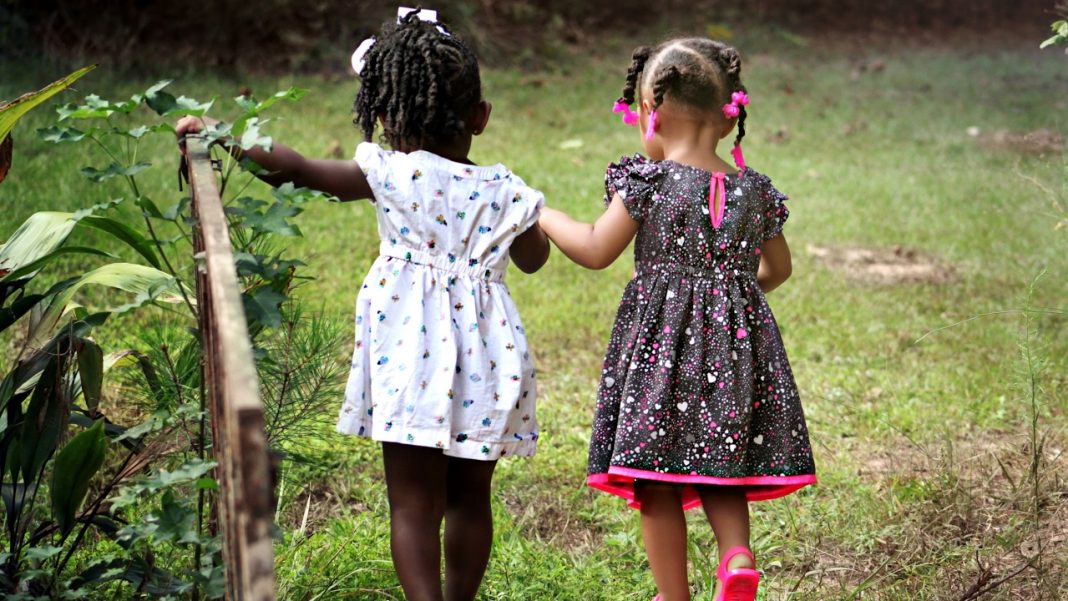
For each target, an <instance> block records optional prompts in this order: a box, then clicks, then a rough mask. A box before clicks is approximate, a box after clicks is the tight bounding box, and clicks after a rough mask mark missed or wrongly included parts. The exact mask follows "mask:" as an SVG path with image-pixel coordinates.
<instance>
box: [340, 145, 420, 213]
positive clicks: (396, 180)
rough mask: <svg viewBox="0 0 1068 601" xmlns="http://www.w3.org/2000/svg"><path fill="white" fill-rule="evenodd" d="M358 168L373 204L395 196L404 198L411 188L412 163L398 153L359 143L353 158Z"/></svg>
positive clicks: (408, 158) (405, 156)
mask: <svg viewBox="0 0 1068 601" xmlns="http://www.w3.org/2000/svg"><path fill="white" fill-rule="evenodd" d="M353 160H355V161H356V164H357V165H359V166H360V170H361V171H363V175H364V177H366V178H367V184H368V185H369V186H371V192H372V193H373V194H374V198H372V199H371V200H372V201H373V202H382V201H383V200H384V199H385V198H387V197H391V196H396V197H398V198H406V195H407V194H408V193H409V191H410V188H411V181H412V178H411V177H410V175H411V173H412V169H413V166H412V161H411V158H410V157H409V156H408V155H406V154H404V153H400V152H393V151H390V150H384V149H383V148H382V147H381V146H379V145H378V144H374V143H372V142H361V143H360V144H359V145H358V146H356V155H355V156H354V157H353Z"/></svg>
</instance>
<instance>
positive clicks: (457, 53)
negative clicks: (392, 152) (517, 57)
mask: <svg viewBox="0 0 1068 601" xmlns="http://www.w3.org/2000/svg"><path fill="white" fill-rule="evenodd" d="M358 75H359V76H360V91H359V93H358V94H357V95H356V102H355V106H354V110H355V112H356V117H355V119H353V122H354V123H355V124H356V125H357V126H358V127H359V128H360V129H361V131H362V132H363V137H364V140H365V141H367V142H370V141H371V138H372V136H373V135H374V131H375V124H376V122H377V121H378V119H379V118H381V119H382V122H383V132H382V136H383V137H384V138H385V140H386V141H387V142H388V143H389V144H390V146H392V147H394V148H397V147H400V146H408V147H414V148H422V147H424V146H426V145H428V144H447V143H450V142H453V141H455V140H456V139H457V138H459V137H461V136H462V135H463V134H464V133H465V131H466V127H467V126H466V123H465V119H466V118H467V117H468V114H469V113H470V111H471V109H472V108H473V107H474V106H475V105H477V104H478V103H479V101H481V100H482V81H481V77H480V76H479V70H478V60H477V59H476V58H475V55H474V53H473V52H472V51H471V49H470V48H468V47H467V45H465V44H464V43H463V42H462V41H460V40H459V38H457V37H456V36H454V35H452V34H451V33H449V31H448V30H447V29H446V28H445V26H444V25H442V24H441V23H437V22H433V21H424V20H421V19H420V18H419V14H418V11H415V10H413V11H411V12H409V13H408V14H406V15H404V16H401V17H400V18H399V19H398V20H397V21H396V22H391V23H387V24H386V25H385V26H383V29H382V32H381V34H379V35H378V36H376V39H375V42H374V45H373V46H372V47H371V48H370V50H369V51H368V52H367V54H366V56H365V57H364V64H363V67H362V68H361V69H360V71H359V73H358Z"/></svg>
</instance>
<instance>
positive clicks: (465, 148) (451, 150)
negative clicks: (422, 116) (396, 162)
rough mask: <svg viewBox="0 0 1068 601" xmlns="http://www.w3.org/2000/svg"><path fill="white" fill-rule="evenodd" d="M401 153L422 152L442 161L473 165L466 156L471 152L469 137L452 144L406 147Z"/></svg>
mask: <svg viewBox="0 0 1068 601" xmlns="http://www.w3.org/2000/svg"><path fill="white" fill-rule="evenodd" d="M399 150H400V151H401V152H415V151H416V150H424V151H426V152H429V153H431V154H436V155H438V156H439V157H441V158H443V159H448V160H450V161H452V162H454V163H463V164H465V165H474V164H475V163H474V162H473V161H472V160H471V159H469V158H468V156H467V155H468V154H469V153H470V152H471V136H464V137H463V138H462V139H460V140H458V141H456V142H454V143H452V144H426V145H424V146H421V147H415V146H412V147H407V148H401V149H399Z"/></svg>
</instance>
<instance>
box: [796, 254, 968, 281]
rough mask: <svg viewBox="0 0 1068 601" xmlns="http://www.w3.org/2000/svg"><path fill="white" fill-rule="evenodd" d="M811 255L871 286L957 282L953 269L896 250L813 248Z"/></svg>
mask: <svg viewBox="0 0 1068 601" xmlns="http://www.w3.org/2000/svg"><path fill="white" fill-rule="evenodd" d="M807 250H808V254H809V255H811V256H812V257H814V258H815V259H816V260H818V261H819V262H821V263H823V264H824V265H826V266H827V267H828V268H829V269H831V270H832V271H835V272H837V273H840V274H842V275H843V276H845V277H847V278H849V279H851V280H857V281H861V282H864V283H869V284H886V285H894V284H923V283H926V284H946V283H949V282H952V281H954V280H955V279H956V273H955V272H954V271H953V269H952V268H951V267H950V266H949V265H946V264H944V263H942V262H941V261H939V260H937V259H935V258H934V257H931V256H928V255H925V254H924V253H921V252H920V251H917V250H914V249H910V248H905V247H902V246H894V247H888V248H880V247H866V246H820V245H816V244H809V245H808V246H807Z"/></svg>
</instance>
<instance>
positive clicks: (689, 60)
mask: <svg viewBox="0 0 1068 601" xmlns="http://www.w3.org/2000/svg"><path fill="white" fill-rule="evenodd" d="M741 73H742V58H741V56H740V55H739V54H738V51H737V50H736V49H734V48H733V47H731V46H728V45H726V44H724V43H722V42H717V41H715V40H710V39H708V38H680V39H674V40H668V41H666V42H664V43H662V44H660V45H659V46H657V47H655V48H652V49H650V48H649V47H648V46H641V47H639V48H637V49H636V50H635V51H634V54H633V57H632V59H631V64H630V68H629V69H628V70H627V80H626V84H625V85H624V86H623V96H622V97H621V98H620V100H622V101H623V102H625V103H626V104H628V105H629V104H633V103H634V101H635V92H636V91H640V90H642V89H651V90H652V94H653V95H652V100H653V105H652V108H653V110H656V109H657V108H659V107H660V105H661V104H663V103H664V99H665V97H669V98H671V99H672V100H673V101H676V102H680V103H682V104H684V105H686V106H689V107H691V108H694V109H697V110H700V111H714V112H715V113H716V114H722V113H721V112H720V111H721V110H722V108H723V105H724V104H727V103H729V102H730V101H731V94H732V93H733V92H738V91H742V92H745V91H746V88H745V85H743V84H742V77H741ZM738 108H739V109H741V110H740V112H739V114H738V135H737V136H736V137H735V139H734V143H735V145H737V144H741V142H742V138H744V137H745V118H746V110H745V107H744V106H739V107H738Z"/></svg>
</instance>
